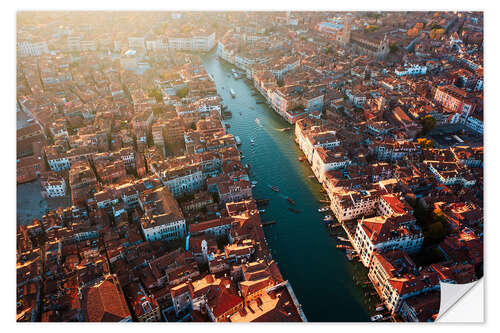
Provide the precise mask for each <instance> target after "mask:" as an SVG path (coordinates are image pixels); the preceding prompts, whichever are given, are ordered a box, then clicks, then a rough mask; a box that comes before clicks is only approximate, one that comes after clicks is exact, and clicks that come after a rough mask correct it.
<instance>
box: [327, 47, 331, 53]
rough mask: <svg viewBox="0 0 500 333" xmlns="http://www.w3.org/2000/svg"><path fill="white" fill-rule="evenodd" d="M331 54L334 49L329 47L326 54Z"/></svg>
mask: <svg viewBox="0 0 500 333" xmlns="http://www.w3.org/2000/svg"><path fill="white" fill-rule="evenodd" d="M330 53H332V47H331V46H328V48H327V49H326V54H330Z"/></svg>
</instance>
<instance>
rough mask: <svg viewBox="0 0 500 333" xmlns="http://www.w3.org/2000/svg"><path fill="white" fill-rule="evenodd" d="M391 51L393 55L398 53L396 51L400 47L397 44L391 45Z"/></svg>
mask: <svg viewBox="0 0 500 333" xmlns="http://www.w3.org/2000/svg"><path fill="white" fill-rule="evenodd" d="M389 49H390V50H391V53H396V51H397V50H398V46H397V45H396V43H391V45H389Z"/></svg>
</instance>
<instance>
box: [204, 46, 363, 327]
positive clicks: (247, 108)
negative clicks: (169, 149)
mask: <svg viewBox="0 0 500 333" xmlns="http://www.w3.org/2000/svg"><path fill="white" fill-rule="evenodd" d="M202 59H203V61H204V64H205V68H206V70H207V71H208V73H210V74H211V75H212V76H213V77H214V80H215V83H216V86H217V91H218V93H219V95H220V96H222V98H223V104H225V105H227V106H228V108H229V110H231V112H232V118H231V119H228V120H226V123H229V124H230V126H231V127H230V129H229V132H230V133H232V134H233V135H235V136H239V138H240V139H241V142H242V146H241V150H242V152H243V156H245V158H244V159H243V162H244V163H248V164H250V166H251V171H250V176H251V178H252V180H256V181H257V182H258V184H257V186H256V187H255V188H254V189H253V190H254V191H253V193H254V197H255V198H269V199H270V202H269V205H268V206H267V207H265V209H266V211H265V213H263V214H262V219H263V220H264V221H269V220H275V221H276V224H274V225H270V226H266V227H265V234H266V237H267V240H268V245H269V247H270V250H271V253H272V256H273V258H274V259H275V260H276V261H277V262H278V266H279V267H280V270H281V272H282V274H283V277H284V278H285V279H287V280H289V281H290V282H291V284H292V287H293V289H294V291H295V293H296V295H297V297H298V299H299V301H300V302H301V304H302V307H303V310H304V312H305V314H306V316H307V319H308V320H309V321H367V320H368V318H369V316H370V314H371V313H370V312H369V308H368V305H367V303H366V299H367V298H366V297H365V294H364V293H366V291H363V289H362V288H360V287H358V286H356V284H355V283H354V281H353V275H360V276H361V275H364V274H362V272H361V271H360V268H359V266H360V265H359V264H352V263H351V262H348V261H347V259H346V258H345V254H344V252H343V251H340V250H338V249H337V248H336V244H337V243H336V240H335V239H334V238H333V237H331V236H330V235H329V233H328V230H327V228H326V226H325V224H324V223H323V221H322V218H323V215H322V214H321V213H319V212H318V208H320V207H321V205H322V204H320V203H319V202H318V199H321V197H322V193H321V186H320V185H319V184H318V182H317V181H316V179H311V178H309V177H308V176H309V175H312V171H311V170H310V167H309V164H308V163H307V162H299V161H298V160H297V157H298V156H300V155H299V152H300V150H299V148H298V146H297V145H296V144H295V142H294V131H293V127H292V130H290V131H281V130H280V129H283V128H286V127H289V126H290V125H289V124H287V123H286V122H285V121H284V120H282V119H281V118H280V117H279V116H278V115H277V114H276V113H275V112H274V111H273V110H272V109H270V108H269V106H267V105H266V104H257V103H256V101H257V99H258V98H260V97H259V96H252V93H254V90H253V89H252V87H251V84H250V83H249V81H247V80H245V79H240V80H235V79H234V78H233V77H232V76H231V69H232V68H233V67H232V66H231V65H229V64H226V63H224V62H223V60H220V61H219V60H218V59H217V57H216V56H215V53H214V52H212V53H210V54H208V55H205V56H203V57H202ZM231 88H232V89H234V91H235V92H236V97H235V98H231V95H230V89H231ZM251 140H254V141H255V144H253V145H252V144H251ZM270 186H277V187H278V188H279V189H280V192H273V191H272V190H271V189H270ZM287 197H291V198H292V199H293V200H295V202H296V206H295V208H296V209H298V210H300V211H301V213H299V214H296V213H294V212H291V211H289V210H288V207H289V206H290V204H289V203H288V202H287V200H286V198H287ZM365 277H366V275H365Z"/></svg>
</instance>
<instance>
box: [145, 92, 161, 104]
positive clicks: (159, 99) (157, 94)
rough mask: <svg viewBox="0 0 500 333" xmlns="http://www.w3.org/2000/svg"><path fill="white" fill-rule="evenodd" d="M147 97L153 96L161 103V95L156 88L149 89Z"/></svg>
mask: <svg viewBox="0 0 500 333" xmlns="http://www.w3.org/2000/svg"><path fill="white" fill-rule="evenodd" d="M148 96H149V97H154V99H155V100H156V102H158V103H161V102H162V101H163V95H162V94H161V91H160V90H158V89H150V90H149V93H148Z"/></svg>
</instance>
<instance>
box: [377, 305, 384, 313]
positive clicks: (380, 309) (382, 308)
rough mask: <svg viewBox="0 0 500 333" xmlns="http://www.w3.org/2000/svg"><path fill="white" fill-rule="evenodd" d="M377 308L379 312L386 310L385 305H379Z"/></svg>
mask: <svg viewBox="0 0 500 333" xmlns="http://www.w3.org/2000/svg"><path fill="white" fill-rule="evenodd" d="M375 310H377V311H378V312H380V311H384V310H385V306H383V305H381V306H379V307H377V308H376V309H375Z"/></svg>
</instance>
